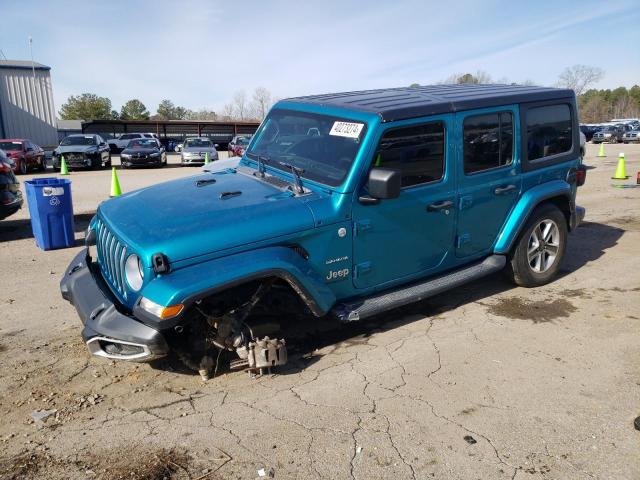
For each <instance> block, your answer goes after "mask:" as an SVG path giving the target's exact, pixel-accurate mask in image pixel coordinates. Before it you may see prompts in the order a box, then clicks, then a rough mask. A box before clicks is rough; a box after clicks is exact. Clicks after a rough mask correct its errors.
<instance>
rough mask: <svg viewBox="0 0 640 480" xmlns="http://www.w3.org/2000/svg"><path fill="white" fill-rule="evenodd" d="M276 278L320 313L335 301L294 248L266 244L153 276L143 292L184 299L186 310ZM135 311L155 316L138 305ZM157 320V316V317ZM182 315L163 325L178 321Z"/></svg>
mask: <svg viewBox="0 0 640 480" xmlns="http://www.w3.org/2000/svg"><path fill="white" fill-rule="evenodd" d="M268 278H276V279H279V280H282V281H283V282H285V283H286V284H288V285H289V286H290V287H291V289H292V290H293V291H294V292H295V293H296V294H297V295H298V297H299V298H300V300H301V301H302V302H303V303H304V304H305V305H306V306H307V307H308V308H309V310H310V311H311V312H312V313H313V314H314V315H315V316H317V317H320V316H323V315H325V314H326V313H327V312H328V311H329V310H330V308H331V307H332V306H333V305H334V303H335V302H336V298H335V294H334V293H333V291H332V290H331V289H330V288H329V287H328V286H327V284H326V283H325V282H324V280H323V279H322V277H321V276H320V275H319V274H318V273H317V272H316V271H315V270H313V268H311V266H310V264H309V263H308V262H307V261H306V259H305V258H303V256H301V255H300V253H298V252H297V251H296V249H295V248H291V247H287V246H277V247H266V248H261V249H258V250H252V251H249V252H244V253H239V254H235V255H229V256H226V257H221V258H217V259H214V260H209V261H207V262H203V263H199V264H195V265H190V266H187V267H183V268H180V269H178V270H176V271H172V272H170V273H168V274H164V275H161V276H159V277H157V278H155V279H153V280H152V281H151V282H150V283H149V284H148V285H147V287H146V288H145V289H144V291H143V295H144V296H145V297H146V298H148V299H149V300H152V301H153V302H156V303H158V304H160V305H175V304H178V303H181V304H183V305H184V306H185V309H184V310H185V311H186V310H187V309H188V307H190V306H191V305H193V304H194V303H196V302H197V301H199V300H202V299H204V298H207V297H209V296H211V295H215V294H219V293H221V292H223V291H225V290H227V289H232V288H235V287H238V286H241V285H244V284H246V283H250V282H255V281H259V280H266V279H268ZM135 310H136V313H137V314H140V315H141V316H143V317H144V318H145V319H147V320H152V319H151V318H149V316H148V315H145V314H144V312H143V311H141V310H140V309H139V308H138V307H136V308H135ZM155 320H156V321H157V319H155ZM180 320H181V318H180V317H176V318H175V319H172V320H171V321H170V322H168V321H166V320H161V321H160V322H162V325H163V326H167V327H169V326H172V325H174V324H176V323H179V322H180Z"/></svg>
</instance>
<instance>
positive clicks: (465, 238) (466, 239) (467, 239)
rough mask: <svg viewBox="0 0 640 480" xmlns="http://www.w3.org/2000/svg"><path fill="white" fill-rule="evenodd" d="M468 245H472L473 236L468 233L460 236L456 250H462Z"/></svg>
mask: <svg viewBox="0 0 640 480" xmlns="http://www.w3.org/2000/svg"><path fill="white" fill-rule="evenodd" d="M466 243H471V235H469V234H468V233H464V234H462V235H458V238H457V241H456V248H462V246H463V245H464V244H466Z"/></svg>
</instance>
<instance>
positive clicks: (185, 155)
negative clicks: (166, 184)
mask: <svg viewBox="0 0 640 480" xmlns="http://www.w3.org/2000/svg"><path fill="white" fill-rule="evenodd" d="M217 146H218V145H216V144H214V143H213V142H212V141H211V140H209V139H208V138H201V137H199V138H188V139H187V140H185V141H184V143H183V144H182V149H181V152H180V160H181V165H182V166H185V165H204V162H205V157H206V154H207V153H208V154H209V160H210V161H212V162H213V161H214V160H218V151H217V150H216V147H217Z"/></svg>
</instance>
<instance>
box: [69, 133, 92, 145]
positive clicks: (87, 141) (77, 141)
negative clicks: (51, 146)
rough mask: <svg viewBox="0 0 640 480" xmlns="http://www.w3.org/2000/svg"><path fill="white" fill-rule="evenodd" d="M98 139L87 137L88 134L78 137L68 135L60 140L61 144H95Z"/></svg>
mask: <svg viewBox="0 0 640 480" xmlns="http://www.w3.org/2000/svg"><path fill="white" fill-rule="evenodd" d="M95 144H96V140H95V138H94V137H91V136H89V137H86V136H84V135H83V136H77V137H67V138H65V139H64V140H62V141H61V142H60V145H63V146H64V145H95Z"/></svg>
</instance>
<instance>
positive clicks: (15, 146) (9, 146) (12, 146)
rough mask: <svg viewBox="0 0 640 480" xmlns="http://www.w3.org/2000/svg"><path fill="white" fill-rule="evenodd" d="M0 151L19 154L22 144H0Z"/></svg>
mask: <svg viewBox="0 0 640 480" xmlns="http://www.w3.org/2000/svg"><path fill="white" fill-rule="evenodd" d="M0 150H5V151H7V152H19V151H21V150H22V142H0Z"/></svg>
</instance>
